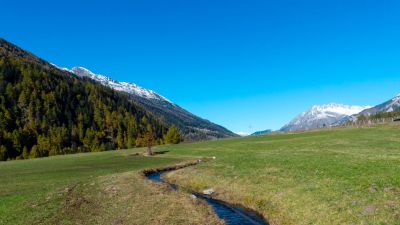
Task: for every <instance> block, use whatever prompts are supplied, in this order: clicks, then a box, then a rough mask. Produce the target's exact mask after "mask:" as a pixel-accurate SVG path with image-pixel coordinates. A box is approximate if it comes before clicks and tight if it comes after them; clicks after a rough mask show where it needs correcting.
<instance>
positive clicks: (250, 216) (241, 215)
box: [146, 171, 268, 225]
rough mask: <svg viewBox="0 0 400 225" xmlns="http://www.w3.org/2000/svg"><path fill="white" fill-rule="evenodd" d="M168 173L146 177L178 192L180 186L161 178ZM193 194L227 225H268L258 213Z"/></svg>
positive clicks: (153, 173)
mask: <svg viewBox="0 0 400 225" xmlns="http://www.w3.org/2000/svg"><path fill="white" fill-rule="evenodd" d="M166 172H168V171H160V172H152V173H148V174H146V177H147V178H148V179H150V180H152V181H155V182H159V183H163V184H166V185H168V186H169V187H171V189H173V190H177V189H178V186H176V185H175V184H172V183H169V182H167V181H165V180H163V179H162V178H161V175H162V174H163V173H166ZM192 194H193V195H194V196H196V197H197V198H199V199H203V200H205V201H206V202H207V203H208V204H209V205H211V206H212V208H213V209H214V211H215V213H216V214H217V215H218V217H219V218H220V219H223V220H224V221H225V224H227V225H268V223H267V222H266V221H265V220H264V218H262V217H261V216H259V215H257V214H256V213H252V212H249V211H247V210H244V209H242V208H240V207H237V206H233V205H230V204H229V203H226V202H223V201H219V200H216V199H213V198H211V197H210V196H207V195H203V194H200V193H197V192H192Z"/></svg>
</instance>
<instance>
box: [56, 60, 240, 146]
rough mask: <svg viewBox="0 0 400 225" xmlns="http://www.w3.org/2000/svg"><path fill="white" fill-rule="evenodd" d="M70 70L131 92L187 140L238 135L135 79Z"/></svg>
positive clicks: (128, 92)
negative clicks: (119, 78)
mask: <svg viewBox="0 0 400 225" xmlns="http://www.w3.org/2000/svg"><path fill="white" fill-rule="evenodd" d="M61 69H63V70H67V71H69V72H71V73H73V74H75V75H77V76H79V77H87V78H91V79H93V80H95V81H97V82H99V83H101V84H103V85H104V86H107V87H110V88H112V89H114V90H117V91H120V92H124V93H127V94H129V97H130V98H131V99H132V100H133V101H135V102H136V103H138V104H140V105H142V106H143V107H144V108H146V109H147V110H149V111H150V112H152V113H153V114H154V115H156V116H158V117H159V118H161V119H162V120H163V121H164V122H165V123H166V124H167V125H176V126H177V127H178V128H179V129H180V130H181V132H182V133H183V135H184V137H185V139H186V140H201V139H211V138H224V137H235V136H237V135H236V134H234V133H233V132H231V131H229V130H227V129H226V128H224V127H222V126H219V125H217V124H214V123H212V122H210V121H208V120H205V119H202V118H200V117H198V116H196V115H193V114H192V113H190V112H188V111H186V110H185V109H183V108H181V107H179V106H178V105H176V104H174V103H173V102H171V101H170V100H168V99H167V98H165V97H163V96H162V95H160V94H158V93H156V92H154V91H152V90H148V89H146V88H143V87H140V86H138V85H136V84H134V83H128V82H119V81H115V80H113V79H111V78H109V77H107V76H104V75H100V74H95V73H93V72H91V71H90V70H88V69H86V68H83V67H74V68H72V69H71V70H69V69H66V68H61Z"/></svg>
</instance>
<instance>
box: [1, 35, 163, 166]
mask: <svg viewBox="0 0 400 225" xmlns="http://www.w3.org/2000/svg"><path fill="white" fill-rule="evenodd" d="M0 41H2V40H0ZM10 48H11V50H12V51H11V52H10ZM12 48H13V46H11V47H10V45H9V43H7V42H5V41H4V40H3V41H2V42H1V45H0V160H7V159H22V158H23V159H26V158H36V157H45V156H51V155H59V154H69V153H78V152H93V151H104V150H110V149H123V148H129V147H136V146H143V145H144V143H143V141H142V140H143V135H144V134H145V133H151V134H152V135H153V136H154V142H155V144H160V143H162V142H163V141H162V140H163V135H164V134H165V133H166V132H167V128H166V127H165V126H164V125H163V123H162V122H160V121H159V120H158V119H157V118H155V117H154V116H153V115H152V114H150V113H148V112H147V111H146V110H144V109H143V108H142V107H140V106H138V105H136V104H135V103H133V102H132V101H130V100H129V99H128V98H127V96H125V95H123V94H122V93H119V92H116V91H114V90H112V89H110V88H107V87H104V86H102V85H100V84H98V83H95V82H93V81H92V80H90V79H83V78H79V77H76V76H74V75H72V74H70V73H68V72H66V71H63V70H60V69H58V68H56V67H53V66H52V65H50V64H48V63H46V62H44V61H40V59H39V58H35V57H34V56H33V55H31V54H30V53H28V52H24V51H22V50H20V49H12Z"/></svg>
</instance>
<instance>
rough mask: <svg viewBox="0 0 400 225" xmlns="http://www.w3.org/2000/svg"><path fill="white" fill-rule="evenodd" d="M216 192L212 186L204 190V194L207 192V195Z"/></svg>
mask: <svg viewBox="0 0 400 225" xmlns="http://www.w3.org/2000/svg"><path fill="white" fill-rule="evenodd" d="M214 192H215V191H214V189H212V188H209V189H206V190H203V194H205V195H212V194H213V193H214Z"/></svg>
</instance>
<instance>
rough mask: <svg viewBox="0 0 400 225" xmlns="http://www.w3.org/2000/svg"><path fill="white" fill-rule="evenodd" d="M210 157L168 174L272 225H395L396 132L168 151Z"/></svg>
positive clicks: (296, 136)
mask: <svg viewBox="0 0 400 225" xmlns="http://www.w3.org/2000/svg"><path fill="white" fill-rule="evenodd" d="M163 149H164V150H170V151H171V155H180V156H182V155H186V156H189V155H190V156H199V155H201V156H216V160H214V161H212V162H210V163H207V164H204V165H202V166H200V167H196V168H187V169H184V170H181V171H176V172H173V173H170V174H167V176H168V179H170V180H174V181H175V182H177V183H179V184H181V185H184V186H187V187H190V188H193V189H198V190H201V189H204V188H210V187H212V188H214V189H215V190H216V192H217V196H218V197H219V198H221V199H225V200H227V201H229V202H236V203H241V204H245V205H246V206H248V207H251V208H253V209H255V210H257V211H259V212H261V213H262V214H264V215H265V217H266V218H268V220H269V222H270V223H271V224H400V127H399V125H395V124H392V125H376V126H373V127H368V128H367V127H366V128H345V129H333V130H321V131H311V132H304V133H293V134H276V135H266V136H258V137H246V138H238V139H226V140H218V141H210V142H204V143H195V144H187V145H179V146H166V147H164V148H163Z"/></svg>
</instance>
